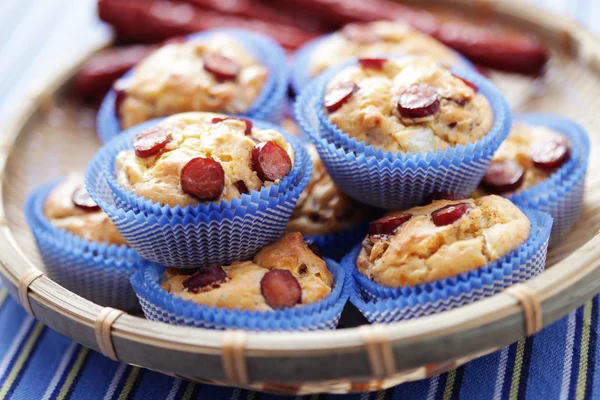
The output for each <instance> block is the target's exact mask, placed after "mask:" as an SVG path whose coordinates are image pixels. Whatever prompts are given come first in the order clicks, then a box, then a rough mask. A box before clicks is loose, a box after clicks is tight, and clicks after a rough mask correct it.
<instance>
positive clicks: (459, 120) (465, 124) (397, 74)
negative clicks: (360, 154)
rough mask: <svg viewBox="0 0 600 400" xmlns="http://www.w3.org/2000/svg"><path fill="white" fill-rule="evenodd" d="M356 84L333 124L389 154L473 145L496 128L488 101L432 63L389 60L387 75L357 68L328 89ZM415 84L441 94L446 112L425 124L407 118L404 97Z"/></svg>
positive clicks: (331, 116)
mask: <svg viewBox="0 0 600 400" xmlns="http://www.w3.org/2000/svg"><path fill="white" fill-rule="evenodd" d="M347 81H352V82H354V83H355V84H356V85H358V87H359V89H358V90H357V91H356V92H354V94H353V95H352V97H350V99H349V100H348V101H346V102H345V103H344V104H343V105H342V106H341V107H340V108H339V109H337V110H336V111H334V112H331V113H329V119H330V120H331V122H332V123H334V124H335V125H337V126H338V127H339V128H340V129H341V130H342V131H343V132H345V133H347V134H348V135H350V136H351V137H354V138H356V139H357V140H359V141H364V142H366V143H367V144H370V145H373V147H375V148H380V149H382V150H384V151H392V152H402V153H419V152H422V153H426V152H428V151H435V150H438V149H445V148H446V147H449V146H450V147H451V146H456V145H457V144H462V145H465V144H467V143H473V142H475V141H477V140H479V139H481V138H482V137H483V136H485V135H486V134H487V133H488V132H489V131H490V130H491V128H492V125H493V113H492V109H491V106H490V104H489V102H488V100H487V99H486V98H485V97H484V96H482V95H481V94H478V93H476V92H475V91H474V90H473V88H471V87H470V86H469V85H467V84H466V83H465V82H464V81H463V80H462V79H460V78H458V77H456V76H455V75H454V74H453V73H452V72H451V71H450V70H449V69H448V68H447V67H445V66H442V65H441V64H439V63H437V62H435V61H434V60H432V59H428V58H419V57H405V58H402V59H397V60H396V59H393V60H388V61H387V62H386V63H385V64H384V66H383V68H382V69H380V70H379V69H374V68H363V67H361V66H358V65H357V66H352V67H348V68H346V69H344V70H342V71H340V72H339V73H338V74H337V75H336V76H335V78H334V79H333V80H332V81H331V82H330V83H329V84H328V88H332V87H333V86H335V85H337V84H339V83H341V82H347ZM414 84H427V85H430V86H432V87H433V88H435V90H436V91H437V93H438V95H439V97H440V108H439V111H437V112H436V113H435V114H434V115H431V116H429V117H424V118H404V117H402V116H401V115H400V113H399V111H398V106H397V105H398V99H399V97H400V95H401V93H402V92H403V91H404V90H406V89H407V88H409V87H410V86H411V85H414Z"/></svg>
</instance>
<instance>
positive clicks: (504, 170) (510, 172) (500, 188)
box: [481, 160, 525, 193]
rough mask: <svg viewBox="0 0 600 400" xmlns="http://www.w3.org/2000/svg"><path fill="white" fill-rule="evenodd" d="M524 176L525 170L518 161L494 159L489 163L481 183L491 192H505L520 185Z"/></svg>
mask: <svg viewBox="0 0 600 400" xmlns="http://www.w3.org/2000/svg"><path fill="white" fill-rule="evenodd" d="M524 178H525V170H524V169H523V167H522V166H521V164H519V163H518V162H516V161H514V160H506V161H496V162H492V163H491V164H490V166H489V167H488V169H487V171H486V172H485V175H484V176H483V181H481V183H482V184H483V186H484V187H485V188H486V189H487V190H488V191H489V192H491V193H505V192H512V191H514V190H517V189H518V188H519V187H521V184H522V183H523V179H524Z"/></svg>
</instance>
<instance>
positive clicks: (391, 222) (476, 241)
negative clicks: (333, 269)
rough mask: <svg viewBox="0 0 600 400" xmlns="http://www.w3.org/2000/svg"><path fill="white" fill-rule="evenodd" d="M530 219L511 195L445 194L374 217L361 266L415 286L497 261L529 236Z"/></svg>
mask: <svg viewBox="0 0 600 400" xmlns="http://www.w3.org/2000/svg"><path fill="white" fill-rule="evenodd" d="M530 228H531V225H530V221H529V220H528V219H527V217H526V216H525V214H523V212H522V211H521V210H519V209H518V208H517V207H516V206H515V205H514V204H512V203H511V202H510V201H509V200H506V199H504V198H502V197H499V196H493V195H492V196H486V197H481V198H479V199H475V200H473V199H468V200H459V201H451V200H439V201H434V202H433V203H431V204H429V205H427V206H422V207H415V208H412V209H409V210H406V211H397V212H391V213H389V214H388V215H386V216H385V217H383V218H381V219H379V220H376V221H374V222H372V223H371V225H370V227H369V236H367V238H366V239H365V240H364V242H363V247H362V250H361V252H360V254H359V256H358V259H357V262H356V266H357V268H358V270H359V271H360V273H361V274H363V275H365V276H367V277H368V278H370V279H371V280H373V281H374V282H376V283H378V284H380V285H383V286H387V287H398V286H415V285H422V284H424V283H427V282H434V281H437V280H443V279H445V278H449V277H455V276H457V275H459V274H463V273H465V272H467V271H472V270H476V269H477V268H479V267H483V266H485V265H487V264H488V263H490V262H494V261H496V260H498V259H500V258H502V257H504V256H505V255H506V254H508V253H509V252H511V251H512V250H515V249H516V248H517V247H519V246H520V245H521V244H523V243H524V242H525V240H526V239H527V237H528V236H529V232H530Z"/></svg>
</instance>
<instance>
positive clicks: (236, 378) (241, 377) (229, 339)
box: [221, 331, 250, 386]
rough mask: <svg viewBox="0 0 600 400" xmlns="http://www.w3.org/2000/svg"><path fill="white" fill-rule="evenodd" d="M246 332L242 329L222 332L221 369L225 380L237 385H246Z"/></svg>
mask: <svg viewBox="0 0 600 400" xmlns="http://www.w3.org/2000/svg"><path fill="white" fill-rule="evenodd" d="M247 340H248V334H247V333H246V332H244V331H226V332H225V333H224V334H223V353H222V356H221V357H222V362H223V371H224V372H225V376H226V377H227V380H228V381H229V382H231V383H233V384H235V385H238V386H248V384H249V383H250V378H249V377H248V367H247V363H246V342H247Z"/></svg>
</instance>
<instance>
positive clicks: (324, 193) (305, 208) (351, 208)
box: [286, 145, 369, 236]
mask: <svg viewBox="0 0 600 400" xmlns="http://www.w3.org/2000/svg"><path fill="white" fill-rule="evenodd" d="M306 148H307V150H308V152H309V154H310V157H311V159H312V162H313V173H312V176H311V178H310V181H309V182H308V185H307V186H306V189H304V192H302V194H301V195H300V199H299V200H298V204H297V205H296V208H295V209H294V213H293V214H292V218H291V219H290V222H289V223H288V226H287V228H286V231H287V232H302V233H303V234H304V235H307V236H314V235H324V234H327V233H335V232H340V231H342V230H344V229H347V228H351V227H353V226H356V225H358V224H359V223H360V222H361V221H363V220H364V219H365V217H366V216H367V215H365V214H369V213H368V212H367V213H365V212H364V211H365V208H367V207H366V206H362V205H359V204H358V203H356V202H355V201H354V200H352V199H351V198H349V197H348V196H346V195H345V194H344V192H342V191H341V190H340V189H339V188H338V187H337V186H336V184H335V182H333V180H332V179H331V176H329V174H328V173H327V170H326V169H325V167H324V166H323V163H322V162H321V158H320V157H319V153H318V152H317V149H315V147H314V146H313V145H307V146H306Z"/></svg>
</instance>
